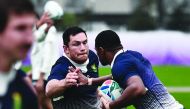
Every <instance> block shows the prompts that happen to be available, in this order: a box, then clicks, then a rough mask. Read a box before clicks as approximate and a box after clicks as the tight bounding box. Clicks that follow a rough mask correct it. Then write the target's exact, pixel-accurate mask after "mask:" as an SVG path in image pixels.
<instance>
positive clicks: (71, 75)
mask: <svg viewBox="0 0 190 109" xmlns="http://www.w3.org/2000/svg"><path fill="white" fill-rule="evenodd" d="M77 79H78V74H77V73H76V72H75V71H73V70H68V74H67V75H66V77H65V79H64V83H65V86H66V87H71V86H77Z"/></svg>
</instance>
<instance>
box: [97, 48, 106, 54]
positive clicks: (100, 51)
mask: <svg viewBox="0 0 190 109" xmlns="http://www.w3.org/2000/svg"><path fill="white" fill-rule="evenodd" d="M98 49H99V53H100V54H101V55H103V54H104V52H105V49H104V48H102V47H99V48H98Z"/></svg>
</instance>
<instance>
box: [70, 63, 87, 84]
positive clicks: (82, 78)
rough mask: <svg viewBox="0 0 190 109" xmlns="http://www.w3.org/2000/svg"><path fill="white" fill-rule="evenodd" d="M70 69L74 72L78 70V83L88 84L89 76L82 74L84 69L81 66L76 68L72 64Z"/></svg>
mask: <svg viewBox="0 0 190 109" xmlns="http://www.w3.org/2000/svg"><path fill="white" fill-rule="evenodd" d="M69 70H70V71H72V72H76V73H77V74H78V81H77V85H87V84H88V78H87V77H86V76H85V75H83V74H82V71H81V70H80V69H79V68H76V69H74V68H73V67H72V66H70V67H69Z"/></svg>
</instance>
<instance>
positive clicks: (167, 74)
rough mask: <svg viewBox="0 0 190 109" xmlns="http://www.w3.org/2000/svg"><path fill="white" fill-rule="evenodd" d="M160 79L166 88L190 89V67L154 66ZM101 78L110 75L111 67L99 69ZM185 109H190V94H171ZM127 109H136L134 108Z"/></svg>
mask: <svg viewBox="0 0 190 109" xmlns="http://www.w3.org/2000/svg"><path fill="white" fill-rule="evenodd" d="M153 69H154V71H155V73H156V75H157V76H158V78H159V79H160V80H161V81H162V82H163V84H164V85H165V86H175V87H190V79H189V77H190V67H188V66H154V67H153ZM99 72H100V76H103V75H107V74H110V72H111V70H110V68H109V67H102V68H100V69H99ZM171 94H172V95H173V96H174V97H175V98H176V99H177V100H178V101H179V102H180V103H181V104H183V105H184V107H185V109H190V102H189V100H190V92H185V93H184V92H175V93H171ZM127 109H134V107H133V106H130V107H128V108H127Z"/></svg>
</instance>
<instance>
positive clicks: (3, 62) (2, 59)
mask: <svg viewBox="0 0 190 109" xmlns="http://www.w3.org/2000/svg"><path fill="white" fill-rule="evenodd" d="M15 62H16V61H13V60H11V58H10V57H8V56H6V55H4V54H3V53H1V51H0V73H1V72H8V71H10V69H11V67H12V64H13V63H15Z"/></svg>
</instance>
